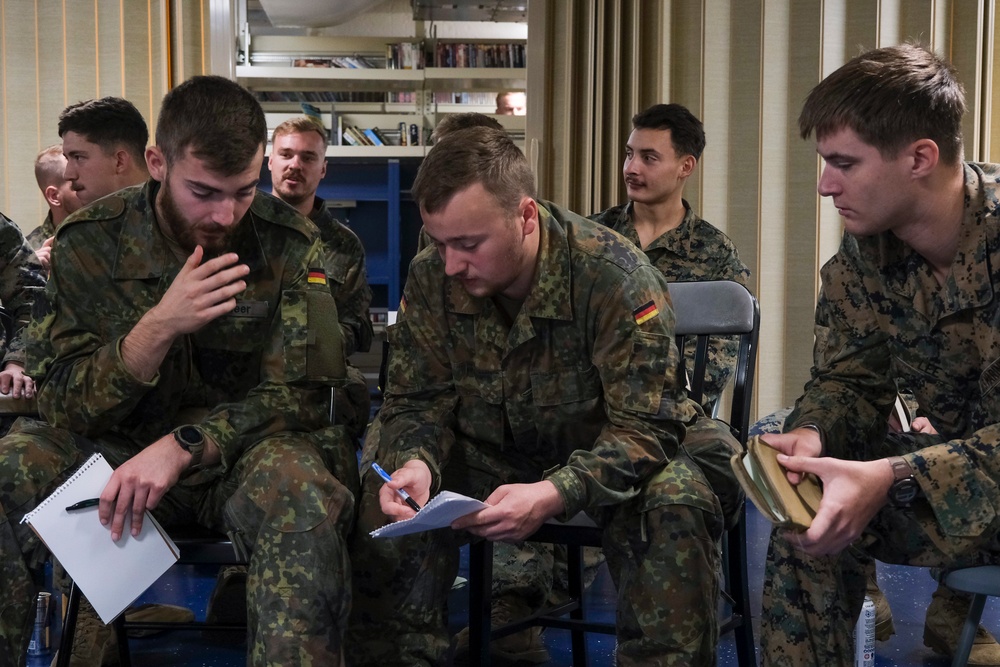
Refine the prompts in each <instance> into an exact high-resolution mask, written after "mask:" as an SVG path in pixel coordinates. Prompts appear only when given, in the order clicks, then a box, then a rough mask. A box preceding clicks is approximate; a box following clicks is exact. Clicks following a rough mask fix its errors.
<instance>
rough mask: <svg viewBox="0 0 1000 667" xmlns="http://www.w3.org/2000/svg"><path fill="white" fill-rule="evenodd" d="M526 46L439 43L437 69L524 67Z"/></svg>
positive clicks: (435, 53) (436, 56)
mask: <svg viewBox="0 0 1000 667" xmlns="http://www.w3.org/2000/svg"><path fill="white" fill-rule="evenodd" d="M524 63H525V58H524V44H466V43H461V42H438V45H437V47H435V49H434V66H435V67H524V66H525V65H524Z"/></svg>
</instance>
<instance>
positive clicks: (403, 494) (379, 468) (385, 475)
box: [372, 461, 420, 512]
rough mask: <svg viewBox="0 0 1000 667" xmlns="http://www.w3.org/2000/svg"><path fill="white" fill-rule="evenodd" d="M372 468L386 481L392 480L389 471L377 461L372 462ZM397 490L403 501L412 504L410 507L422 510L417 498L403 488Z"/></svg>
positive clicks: (414, 509) (416, 510)
mask: <svg viewBox="0 0 1000 667" xmlns="http://www.w3.org/2000/svg"><path fill="white" fill-rule="evenodd" d="M372 470H374V471H375V473H376V474H377V475H378V476H379V477H381V478H382V479H383V480H385V481H386V482H391V481H392V477H390V476H389V473H387V472H386V471H385V470H382V466H380V465H379V464H377V463H375V462H374V461H373V462H372ZM395 491H396V493H397V494H399V497H400V498H402V499H403V501H404V502H405V503H406V504H407V505H409V506H410V509H412V510H413V511H414V512H419V511H420V505H418V504H417V501H416V500H414V499H413V498H411V497H410V494H408V493H407V492H406V491H404V490H403V489H396V490H395Z"/></svg>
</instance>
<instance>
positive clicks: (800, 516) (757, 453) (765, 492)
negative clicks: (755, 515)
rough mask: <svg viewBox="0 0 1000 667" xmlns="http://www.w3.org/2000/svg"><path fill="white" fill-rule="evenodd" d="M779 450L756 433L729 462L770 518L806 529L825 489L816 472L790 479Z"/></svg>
mask: <svg viewBox="0 0 1000 667" xmlns="http://www.w3.org/2000/svg"><path fill="white" fill-rule="evenodd" d="M778 453H779V452H778V450H776V449H774V448H773V447H771V446H770V445H768V444H767V443H766V442H764V441H763V440H761V439H760V438H759V437H756V436H754V437H752V438H750V440H749V441H748V442H747V451H746V453H743V454H734V455H733V457H732V459H730V464H731V465H732V467H733V472H734V473H735V474H736V478H737V479H738V480H739V481H740V484H741V485H742V486H743V490H744V491H746V494H747V496H748V497H749V498H750V500H752V501H753V504H754V505H756V506H757V509H758V510H760V513H761V514H763V515H764V516H765V517H766V518H767V519H768V520H769V521H771V522H772V523H775V524H777V525H778V526H783V527H787V528H791V529H793V530H806V529H808V528H809V526H810V525H811V524H812V520H813V517H814V516H816V512H817V511H818V510H819V502H820V500H821V499H822V497H823V490H822V488H820V484H819V480H818V479H817V478H816V476H815V475H812V474H808V473H803V478H802V481H801V482H799V483H798V484H792V483H791V482H789V481H788V476H787V471H786V470H785V468H784V467H783V466H782V465H781V464H780V463H778Z"/></svg>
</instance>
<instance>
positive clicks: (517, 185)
mask: <svg viewBox="0 0 1000 667" xmlns="http://www.w3.org/2000/svg"><path fill="white" fill-rule="evenodd" d="M476 183H479V184H481V185H482V186H483V188H484V189H485V190H486V191H487V192H489V193H490V194H491V195H492V196H493V198H494V199H495V200H496V202H497V204H499V205H500V207H501V208H503V209H504V210H505V211H508V212H510V213H514V212H516V211H517V208H518V206H519V205H520V203H521V199H522V198H523V197H531V198H534V197H535V177H534V175H533V174H532V173H531V167H529V166H528V160H527V158H525V157H524V153H522V152H521V149H520V148H518V147H517V146H516V145H515V144H514V142H513V141H512V140H511V138H510V137H509V136H508V135H507V133H506V132H504V131H503V130H497V129H494V128H489V127H469V128H465V129H462V130H455V131H454V132H449V133H448V134H447V135H446V136H445V137H444V138H443V139H442V140H441V142H440V143H438V144H435V145H434V147H433V148H431V150H430V151H429V152H428V153H427V157H425V158H424V161H423V162H422V163H421V164H420V169H419V170H418V171H417V177H416V179H415V180H414V181H413V188H412V189H411V193H412V195H413V200H414V201H416V202H417V205H418V206H420V208H421V209H422V210H424V211H427V212H428V213H434V212H436V211H439V210H441V209H442V208H444V207H445V206H447V204H448V202H449V201H451V198H452V197H454V196H455V194H457V193H458V192H459V191H460V190H464V189H466V188H467V187H469V186H471V185H474V184H476Z"/></svg>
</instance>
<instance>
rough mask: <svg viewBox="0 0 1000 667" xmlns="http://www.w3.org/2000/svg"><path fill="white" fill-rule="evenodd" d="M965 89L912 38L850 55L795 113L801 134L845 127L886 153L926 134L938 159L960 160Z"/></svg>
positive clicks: (947, 66)
mask: <svg viewBox="0 0 1000 667" xmlns="http://www.w3.org/2000/svg"><path fill="white" fill-rule="evenodd" d="M964 114H965V91H964V89H963V88H962V84H961V83H960V82H959V80H958V73H957V72H956V70H955V68H954V67H953V66H952V65H951V64H950V63H949V62H947V61H946V60H944V59H943V58H940V57H938V56H936V55H935V54H934V53H932V52H931V51H929V50H928V49H926V48H925V47H923V46H920V45H918V44H914V43H907V44H900V45H898V46H889V47H886V48H881V49H874V50H872V51H868V52H867V53H863V54H861V55H860V56H857V57H856V58H854V59H852V60H850V61H849V62H847V63H846V64H845V65H843V66H842V67H840V68H839V69H838V70H837V71H835V72H834V73H833V74H831V75H830V76H828V77H826V78H825V79H823V81H821V82H820V83H819V85H817V86H816V87H815V88H813V89H812V91H811V92H810V93H809V96H808V97H807V98H806V102H805V105H804V106H803V107H802V113H801V114H800V115H799V131H800V133H801V135H802V138H803V139H807V138H809V136H810V135H811V134H812V133H813V132H815V133H816V138H817V139H821V138H822V137H824V136H827V135H829V134H831V133H834V132H837V131H839V130H841V129H844V128H848V129H851V130H853V131H854V132H856V133H857V134H858V136H859V137H860V138H861V139H862V140H863V141H864V142H865V143H867V144H869V145H871V146H873V147H875V148H876V149H878V151H879V152H880V153H881V154H882V155H883V156H885V157H894V156H896V155H897V154H898V153H899V151H900V150H901V149H902V148H903V147H905V146H906V145H907V144H909V143H910V142H913V141H916V140H918V139H931V140H932V141H934V142H935V143H936V144H937V145H938V149H939V151H940V155H941V160H942V162H945V163H946V164H955V163H957V162H958V161H959V160H961V159H962V116H963V115H964Z"/></svg>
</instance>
